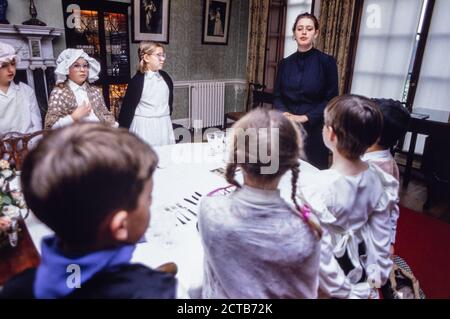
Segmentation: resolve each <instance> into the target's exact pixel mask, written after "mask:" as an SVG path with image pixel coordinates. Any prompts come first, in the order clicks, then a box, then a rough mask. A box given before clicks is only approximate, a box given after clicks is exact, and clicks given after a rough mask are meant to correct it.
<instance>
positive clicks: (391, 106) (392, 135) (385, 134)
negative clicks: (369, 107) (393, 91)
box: [372, 99, 411, 149]
mask: <svg viewBox="0 0 450 319" xmlns="http://www.w3.org/2000/svg"><path fill="white" fill-rule="evenodd" d="M372 101H373V102H375V103H376V104H377V105H378V106H379V108H380V110H381V113H382V114H383V130H382V131H381V136H380V139H379V140H378V142H377V144H378V145H379V146H381V147H383V148H384V149H389V148H391V147H393V146H394V145H395V144H396V143H397V141H398V139H399V138H400V137H401V136H403V135H404V134H405V133H406V130H407V129H408V125H409V120H410V118H411V115H410V114H409V112H408V110H407V109H406V107H404V106H403V104H402V103H401V102H400V101H395V100H392V99H372Z"/></svg>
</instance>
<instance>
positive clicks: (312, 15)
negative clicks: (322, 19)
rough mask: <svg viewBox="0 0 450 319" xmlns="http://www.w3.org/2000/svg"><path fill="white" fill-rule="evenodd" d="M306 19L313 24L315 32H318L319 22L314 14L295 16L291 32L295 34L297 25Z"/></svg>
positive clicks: (306, 13)
mask: <svg viewBox="0 0 450 319" xmlns="http://www.w3.org/2000/svg"><path fill="white" fill-rule="evenodd" d="M303 18H307V19H310V20H312V21H313V22H314V28H315V29H316V30H319V20H317V18H316V16H315V15H314V14H311V13H308V12H304V13H301V14H299V15H298V16H297V18H296V19H295V22H294V25H293V26H292V32H295V27H296V26H297V23H298V22H299V21H300V19H303Z"/></svg>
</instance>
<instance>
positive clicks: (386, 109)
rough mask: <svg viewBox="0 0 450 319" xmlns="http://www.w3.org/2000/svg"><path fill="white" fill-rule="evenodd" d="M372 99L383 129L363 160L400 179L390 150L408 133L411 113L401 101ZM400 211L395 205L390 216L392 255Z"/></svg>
mask: <svg viewBox="0 0 450 319" xmlns="http://www.w3.org/2000/svg"><path fill="white" fill-rule="evenodd" d="M372 101H373V102H375V103H376V104H377V105H378V106H379V107H380V110H381V113H382V114H383V130H382V132H381V136H380V138H379V140H378V141H377V142H376V143H375V144H374V145H372V146H370V147H369V148H368V149H367V151H366V153H365V154H364V155H363V156H362V160H363V161H366V162H369V163H372V164H375V165H377V166H378V167H380V168H381V169H382V170H383V171H385V172H386V173H387V174H389V175H391V176H393V177H394V178H395V179H396V180H397V181H399V179H400V174H399V171H398V166H397V163H396V162H395V159H394V157H393V156H392V154H391V151H390V150H391V149H392V148H393V147H394V146H395V145H396V144H397V142H398V140H399V138H400V137H401V136H403V135H404V134H405V133H406V130H407V128H408V125H409V120H410V118H411V115H410V114H409V112H408V110H407V109H406V108H405V107H404V106H403V105H402V103H401V102H400V101H394V100H392V99H372ZM399 213H400V210H399V207H398V205H395V207H394V208H393V209H392V211H391V218H390V221H391V255H393V254H394V244H395V236H396V233H397V220H398V217H399Z"/></svg>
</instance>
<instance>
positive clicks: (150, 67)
mask: <svg viewBox="0 0 450 319" xmlns="http://www.w3.org/2000/svg"><path fill="white" fill-rule="evenodd" d="M165 62H166V53H165V50H164V46H163V45H162V44H160V43H157V42H147V41H143V42H141V43H140V45H139V70H138V72H137V73H136V75H135V76H134V77H133V78H132V79H131V80H130V82H129V83H128V87H127V92H126V94H125V97H124V98H123V103H122V107H121V109H120V114H119V125H120V126H121V127H126V128H128V129H129V130H130V132H133V133H134V134H136V135H137V136H139V137H140V138H142V139H143V140H144V141H145V142H147V143H148V144H150V145H152V146H161V145H167V144H174V143H175V135H174V131H173V127H172V120H171V119H170V115H171V114H172V105H173V81H172V79H171V77H170V76H169V74H168V73H167V72H164V71H163V70H162V68H163V66H164V63H165Z"/></svg>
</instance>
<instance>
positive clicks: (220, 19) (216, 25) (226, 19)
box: [202, 0, 231, 45]
mask: <svg viewBox="0 0 450 319" xmlns="http://www.w3.org/2000/svg"><path fill="white" fill-rule="evenodd" d="M204 1H205V2H204V10H203V33H202V43H203V44H222V45H227V44H228V33H229V30H230V16H231V0H204Z"/></svg>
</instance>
